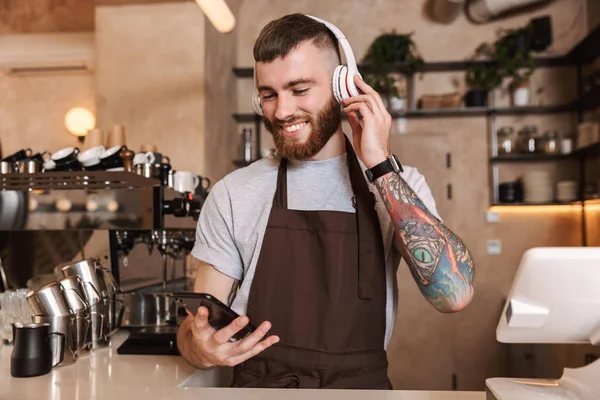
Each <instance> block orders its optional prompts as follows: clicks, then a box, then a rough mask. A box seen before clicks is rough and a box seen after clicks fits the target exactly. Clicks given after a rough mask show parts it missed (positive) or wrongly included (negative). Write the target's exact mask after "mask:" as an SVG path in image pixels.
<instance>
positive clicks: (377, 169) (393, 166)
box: [365, 154, 404, 183]
mask: <svg viewBox="0 0 600 400" xmlns="http://www.w3.org/2000/svg"><path fill="white" fill-rule="evenodd" d="M390 172H396V173H400V172H404V169H403V168H402V164H400V160H398V157H396V155H394V154H392V155H391V156H389V157H388V158H387V159H386V160H385V161H382V162H380V163H379V164H377V165H375V166H374V167H372V168H369V169H367V170H366V171H365V174H366V175H367V178H368V179H369V182H371V183H373V182H375V181H376V180H377V179H379V178H380V177H382V176H383V175H385V174H388V173H390Z"/></svg>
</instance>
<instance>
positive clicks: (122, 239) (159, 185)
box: [0, 171, 208, 354]
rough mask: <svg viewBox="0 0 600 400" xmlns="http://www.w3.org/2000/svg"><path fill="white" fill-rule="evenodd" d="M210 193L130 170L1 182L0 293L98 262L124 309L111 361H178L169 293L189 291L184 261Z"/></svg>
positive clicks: (175, 314) (6, 177)
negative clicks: (122, 335) (143, 357)
mask: <svg viewBox="0 0 600 400" xmlns="http://www.w3.org/2000/svg"><path fill="white" fill-rule="evenodd" d="M207 194H208V192H207V189H205V188H199V190H198V191H197V192H195V193H189V192H186V193H179V192H177V191H175V190H173V189H172V188H170V187H169V186H167V185H166V184H164V183H163V182H162V181H161V180H160V179H155V178H152V177H146V176H143V175H138V174H136V173H134V172H127V171H63V172H58V171H48V172H36V173H5V174H0V259H1V260H2V265H3V271H4V273H5V275H6V278H5V279H3V282H5V283H3V286H8V287H9V288H10V287H12V288H19V287H21V288H22V287H26V286H29V285H30V284H31V283H32V282H34V281H35V282H36V283H37V284H42V283H44V279H46V278H48V279H50V277H52V276H53V274H52V269H53V268H54V266H56V265H58V264H61V263H65V262H70V261H73V260H82V259H88V258H90V257H93V258H97V259H98V260H100V261H101V263H102V264H103V265H105V266H106V267H107V268H109V269H110V271H111V273H112V275H113V276H114V279H115V281H116V283H117V285H118V288H119V293H118V294H117V297H118V298H119V299H120V301H122V302H123V304H124V305H125V311H124V316H123V318H122V323H121V328H120V329H127V330H128V331H129V333H130V335H129V338H128V339H127V340H126V341H125V342H124V343H123V345H122V346H121V347H120V348H119V349H118V350H117V352H118V353H119V354H178V352H177V347H176V341H175V335H176V331H177V326H178V324H179V323H180V321H181V319H182V318H184V317H185V314H184V313H185V312H184V311H183V310H179V309H177V307H176V303H175V302H174V301H173V299H172V298H171V296H170V293H173V292H179V291H192V290H193V284H194V282H193V270H192V268H193V265H192V262H191V256H190V252H191V249H192V247H193V245H194V241H195V229H196V224H197V220H198V216H199V214H200V209H201V207H202V204H203V203H204V200H205V198H206V196H207ZM182 313H183V314H182Z"/></svg>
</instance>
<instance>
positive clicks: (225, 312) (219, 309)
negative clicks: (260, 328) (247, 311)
mask: <svg viewBox="0 0 600 400" xmlns="http://www.w3.org/2000/svg"><path fill="white" fill-rule="evenodd" d="M172 296H173V297H174V298H175V299H176V300H177V301H178V302H179V303H181V304H182V305H183V306H184V307H185V309H186V310H188V311H189V312H190V313H192V314H194V315H196V312H197V311H198V307H200V306H204V307H206V308H207V309H208V323H209V324H210V326H212V327H213V328H214V329H215V330H219V329H222V328H225V327H226V326H227V325H229V324H230V323H232V322H233V320H235V319H236V318H238V317H239V314H238V313H236V312H235V311H233V310H232V309H231V308H229V307H228V306H227V305H225V304H223V303H222V302H221V301H219V299H217V298H216V297H213V296H211V295H210V294H208V293H194V292H179V293H173V295H172ZM255 330H256V328H255V327H254V325H252V324H251V323H250V322H249V323H248V324H247V325H246V326H245V327H244V328H243V329H241V330H240V331H239V332H237V333H236V334H235V335H233V339H236V340H240V339H243V338H245V337H246V336H248V335H249V334H251V333H252V332H254V331H255Z"/></svg>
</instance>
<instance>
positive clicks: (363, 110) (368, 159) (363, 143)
mask: <svg viewBox="0 0 600 400" xmlns="http://www.w3.org/2000/svg"><path fill="white" fill-rule="evenodd" d="M354 83H355V84H356V87H357V88H358V89H359V90H360V91H361V92H362V93H363V94H360V95H358V96H354V97H351V98H349V99H346V100H344V102H343V105H344V112H345V113H346V114H347V115H348V122H349V123H350V127H352V137H353V143H354V150H355V151H356V154H357V155H358V157H359V158H360V159H361V160H362V162H363V163H364V164H365V166H366V167H367V168H371V167H374V166H375V165H377V164H379V163H381V162H383V161H385V159H386V158H387V157H388V156H389V139H390V128H391V126H392V117H391V116H390V114H389V113H388V111H387V109H386V108H385V105H384V104H383V101H382V100H381V97H380V96H379V93H377V92H376V91H375V90H373V88H371V87H370V86H369V85H367V84H366V83H365V82H364V81H363V80H362V79H361V78H360V77H359V76H358V75H355V76H354ZM357 112H360V115H361V116H362V124H361V121H360V120H359V118H358V114H357Z"/></svg>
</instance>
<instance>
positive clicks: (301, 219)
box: [232, 136, 392, 389]
mask: <svg viewBox="0 0 600 400" xmlns="http://www.w3.org/2000/svg"><path fill="white" fill-rule="evenodd" d="M344 137H345V136H344ZM345 141H346V153H347V159H348V169H349V172H350V182H351V184H352V189H353V191H354V204H355V208H356V213H348V212H340V211H297V210H288V208H287V160H285V159H282V160H281V163H280V165H279V173H278V175H277V190H276V192H275V196H274V198H273V207H272V210H271V214H270V215H269V221H268V223H267V229H266V232H265V236H264V241H263V244H262V249H261V252H260V256H259V259H258V264H257V266H256V271H255V274H254V279H253V281H252V286H251V288H250V294H249V299H248V312H247V315H248V317H249V318H250V320H251V321H253V322H254V323H255V324H259V323H261V322H262V321H270V322H271V323H272V328H271V331H270V332H269V334H277V335H279V337H280V342H279V343H277V344H276V345H274V346H271V347H270V348H268V349H266V350H265V351H263V352H262V353H260V354H258V355H257V356H255V357H253V358H251V359H249V360H247V361H245V362H243V363H241V364H239V365H237V366H236V367H235V368H234V376H233V383H232V386H235V387H274V388H276V387H292V388H298V387H301V388H336V389H391V388H392V387H391V384H390V382H389V380H388V376H387V356H386V353H385V350H384V340H385V339H384V338H385V327H386V325H385V324H386V318H385V304H386V280H385V257H384V247H383V239H382V236H381V229H380V226H379V219H378V217H377V213H376V211H375V197H374V196H373V194H372V193H371V192H370V191H369V188H368V186H367V182H366V181H365V178H364V176H363V173H362V169H361V167H360V164H359V162H358V159H357V158H356V155H355V153H354V150H353V149H352V145H351V144H350V142H349V141H348V138H347V137H345ZM324 190H326V189H324Z"/></svg>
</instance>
